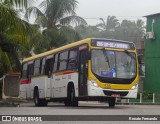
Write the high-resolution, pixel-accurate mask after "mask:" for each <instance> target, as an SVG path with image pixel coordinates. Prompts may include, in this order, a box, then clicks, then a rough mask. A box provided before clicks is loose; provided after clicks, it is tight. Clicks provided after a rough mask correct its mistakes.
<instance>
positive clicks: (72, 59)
mask: <svg viewBox="0 0 160 124" xmlns="http://www.w3.org/2000/svg"><path fill="white" fill-rule="evenodd" d="M76 67H77V49H72V50H70V52H69V60H68V69H73V68H76Z"/></svg>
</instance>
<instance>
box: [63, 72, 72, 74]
mask: <svg viewBox="0 0 160 124" xmlns="http://www.w3.org/2000/svg"><path fill="white" fill-rule="evenodd" d="M72 73H74V72H64V73H63V74H72Z"/></svg>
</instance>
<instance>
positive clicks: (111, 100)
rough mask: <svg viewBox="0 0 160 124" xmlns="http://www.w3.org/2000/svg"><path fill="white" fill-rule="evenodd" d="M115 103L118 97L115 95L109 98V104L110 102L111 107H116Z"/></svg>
mask: <svg viewBox="0 0 160 124" xmlns="http://www.w3.org/2000/svg"><path fill="white" fill-rule="evenodd" d="M115 103H116V98H115V97H110V98H108V104H109V107H110V108H113V107H115Z"/></svg>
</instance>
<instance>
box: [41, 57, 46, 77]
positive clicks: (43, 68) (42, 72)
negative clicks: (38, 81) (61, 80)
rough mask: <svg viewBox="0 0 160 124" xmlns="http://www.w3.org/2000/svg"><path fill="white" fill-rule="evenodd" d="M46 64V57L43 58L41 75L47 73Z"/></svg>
mask: <svg viewBox="0 0 160 124" xmlns="http://www.w3.org/2000/svg"><path fill="white" fill-rule="evenodd" d="M45 64H46V58H43V59H41V69H40V71H41V75H43V74H44V73H45Z"/></svg>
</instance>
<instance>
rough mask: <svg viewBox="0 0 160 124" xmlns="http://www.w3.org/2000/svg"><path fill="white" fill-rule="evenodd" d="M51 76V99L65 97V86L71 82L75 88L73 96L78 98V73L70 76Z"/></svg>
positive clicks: (62, 74)
mask: <svg viewBox="0 0 160 124" xmlns="http://www.w3.org/2000/svg"><path fill="white" fill-rule="evenodd" d="M64 73H66V72H63V73H59V74H53V79H52V86H53V92H52V97H53V98H58V97H59V98H63V97H67V86H68V83H69V82H72V83H73V84H74V88H75V96H78V73H77V72H73V73H70V74H67V73H66V74H64Z"/></svg>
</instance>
